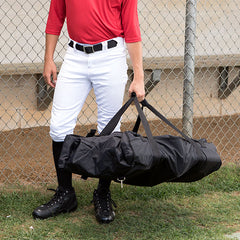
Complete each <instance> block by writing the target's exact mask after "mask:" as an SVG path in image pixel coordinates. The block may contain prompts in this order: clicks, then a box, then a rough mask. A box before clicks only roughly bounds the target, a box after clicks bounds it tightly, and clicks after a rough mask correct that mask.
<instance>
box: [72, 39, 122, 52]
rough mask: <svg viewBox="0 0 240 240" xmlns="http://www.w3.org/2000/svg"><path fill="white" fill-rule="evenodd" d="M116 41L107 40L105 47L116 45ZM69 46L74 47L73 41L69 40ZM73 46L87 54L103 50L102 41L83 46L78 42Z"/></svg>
mask: <svg viewBox="0 0 240 240" xmlns="http://www.w3.org/2000/svg"><path fill="white" fill-rule="evenodd" d="M117 44H118V43H117V41H115V40H109V41H107V48H108V49H109V48H114V47H116V46H117ZM68 45H69V46H70V47H72V48H73V47H74V42H73V41H72V40H71V41H70V42H69V44H68ZM75 48H76V49H77V50H79V51H82V52H85V53H87V54H89V53H94V52H98V51H102V50H103V44H102V43H98V44H95V45H91V46H84V45H81V44H79V43H76V44H75Z"/></svg>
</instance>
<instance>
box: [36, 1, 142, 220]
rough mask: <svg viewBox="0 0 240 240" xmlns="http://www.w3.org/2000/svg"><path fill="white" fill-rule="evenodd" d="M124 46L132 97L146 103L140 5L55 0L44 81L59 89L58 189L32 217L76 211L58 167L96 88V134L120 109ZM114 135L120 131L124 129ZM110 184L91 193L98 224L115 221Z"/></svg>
mask: <svg viewBox="0 0 240 240" xmlns="http://www.w3.org/2000/svg"><path fill="white" fill-rule="evenodd" d="M65 19H66V20H67V28H68V34H69V37H70V41H69V46H68V49H67V52H66V55H65V58H64V62H63V64H62V67H61V70H60V72H59V75H58V77H57V70H56V66H55V63H54V61H53V56H54V51H55V47H56V44H57V41H58V37H59V35H60V32H61V29H62V26H63V23H64V21H65ZM125 43H126V46H127V49H128V53H129V56H130V59H131V61H132V65H133V70H134V78H133V81H132V83H131V85H130V87H129V95H130V94H131V93H132V92H135V93H136V95H137V98H138V101H142V100H143V99H144V96H145V91H144V73H143V66H142V45H141V34H140V28H139V22H138V14H137V0H87V1H86V0H84V1H83V0H68V1H65V0H51V5H50V11H49V16H48V21H47V26H46V49H45V58H44V72H43V76H44V78H45V81H46V83H47V84H49V85H50V86H51V87H54V88H55V92H54V99H53V106H52V115H51V125H50V136H51V137H52V148H53V156H54V163H55V168H56V173H57V179H58V188H57V190H56V193H55V195H54V197H53V198H52V199H51V200H50V201H49V202H48V203H46V204H43V205H41V206H40V207H38V208H36V209H35V210H34V211H33V217H34V218H40V219H46V218H48V217H51V216H56V215H57V214H59V213H62V212H70V211H74V210H75V209H76V208H77V200H76V195H75V191H74V188H73V187H72V174H71V173H70V172H67V171H65V170H64V169H59V168H58V159H59V155H60V153H61V149H62V145H63V141H64V138H65V136H66V135H67V134H71V133H73V129H74V127H75V125H76V121H77V116H78V114H79V112H80V111H81V109H82V106H83V104H84V102H85V99H86V97H87V95H88V93H89V92H90V90H91V89H92V88H93V89H94V93H95V95H96V102H97V106H98V122H97V123H98V132H101V131H102V129H103V128H104V127H105V126H106V124H107V123H108V121H109V120H110V119H111V118H112V117H113V116H114V114H115V113H116V112H117V111H118V110H119V108H120V107H121V106H122V101H123V96H124V91H125V85H126V82H127V64H126V50H125ZM51 77H52V79H53V80H51ZM115 131H120V124H119V125H118V126H117V127H116V129H115ZM110 183H111V181H110V180H108V179H100V180H99V184H98V187H97V189H96V190H95V191H94V194H93V203H94V207H95V215H96V219H97V220H98V221H99V222H101V223H109V222H111V221H113V220H114V217H115V213H114V211H113V208H112V200H111V194H110V190H109V188H110Z"/></svg>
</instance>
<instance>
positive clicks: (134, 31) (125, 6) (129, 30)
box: [122, 0, 141, 43]
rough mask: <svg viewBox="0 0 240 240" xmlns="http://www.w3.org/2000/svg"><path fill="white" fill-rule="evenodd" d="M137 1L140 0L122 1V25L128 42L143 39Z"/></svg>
mask: <svg viewBox="0 0 240 240" xmlns="http://www.w3.org/2000/svg"><path fill="white" fill-rule="evenodd" d="M137 3H138V0H123V3H122V26H123V31H124V38H125V41H126V43H131V42H140V41H141V32H140V26H139V20H138V10H137Z"/></svg>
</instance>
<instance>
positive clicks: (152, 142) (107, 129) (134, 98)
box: [99, 92, 159, 156]
mask: <svg viewBox="0 0 240 240" xmlns="http://www.w3.org/2000/svg"><path fill="white" fill-rule="evenodd" d="M133 101H134V104H135V106H136V108H137V111H138V114H139V115H138V116H139V118H140V119H141V121H142V123H143V127H144V130H145V132H146V135H147V138H148V140H149V143H150V145H151V147H152V151H153V155H154V156H158V155H159V154H158V147H157V144H156V142H155V140H154V139H153V135H152V132H151V130H150V126H149V124H148V121H147V119H146V117H145V115H144V113H143V110H142V109H141V107H140V105H139V102H138V100H137V96H136V93H134V92H133V93H132V94H131V98H130V99H129V100H128V101H127V102H126V103H125V104H124V105H123V106H122V107H121V108H120V110H119V111H118V112H117V113H116V114H115V115H114V116H113V118H112V119H111V120H110V121H109V122H108V124H107V125H106V126H105V128H104V129H103V130H102V131H101V133H100V134H99V136H105V135H109V134H111V133H112V131H113V130H114V129H115V127H116V126H117V124H118V122H119V121H120V118H121V116H122V115H123V113H124V112H125V111H126V110H127V109H128V107H129V106H130V104H131V103H132V102H133Z"/></svg>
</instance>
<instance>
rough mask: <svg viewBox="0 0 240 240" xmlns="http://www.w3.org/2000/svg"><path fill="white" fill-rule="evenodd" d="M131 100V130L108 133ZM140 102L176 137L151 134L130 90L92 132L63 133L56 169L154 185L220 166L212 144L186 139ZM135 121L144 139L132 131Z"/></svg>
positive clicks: (194, 177) (186, 178)
mask: <svg viewBox="0 0 240 240" xmlns="http://www.w3.org/2000/svg"><path fill="white" fill-rule="evenodd" d="M133 101H134V103H135V106H136V108H137V110H138V114H139V116H138V119H137V121H136V124H135V127H134V129H133V131H125V132H113V133H112V131H113V130H114V128H115V127H116V125H117V123H118V122H119V121H120V118H121V116H122V114H123V113H124V112H125V111H126V109H127V108H128V107H129V105H130V104H131V103H132V102H133ZM141 104H142V106H143V107H147V108H148V109H150V110H151V111H152V112H153V113H154V114H156V115H157V116H158V117H159V118H160V119H161V120H163V121H164V122H165V123H167V124H168V125H170V126H171V127H172V128H173V129H175V130H176V131H177V132H178V133H180V134H181V135H182V137H178V136H171V135H164V136H152V133H151V131H150V127H149V124H148V122H147V119H146V117H145V115H144V113H143V111H142V109H141V107H140V105H139V103H138V101H137V98H136V96H135V95H134V94H133V96H132V97H131V98H130V99H129V100H128V101H127V102H126V103H125V104H124V105H123V106H122V108H121V109H120V110H119V111H118V112H117V113H116V115H115V116H114V117H113V118H112V119H111V120H110V122H109V123H108V124H107V126H106V127H105V128H104V129H103V131H102V132H101V133H100V134H99V135H98V136H91V135H93V134H89V135H88V136H86V137H83V136H78V135H74V134H70V135H67V136H66V138H65V140H64V144H63V148H62V152H61V155H60V159H59V168H64V169H66V170H68V171H70V172H72V173H76V174H79V175H82V176H83V178H87V177H94V178H100V177H101V178H107V179H112V180H114V181H117V182H124V183H126V184H131V185H136V186H154V185H157V184H159V183H162V182H193V181H197V180H200V179H201V178H203V177H205V176H207V175H209V174H210V173H212V172H214V171H216V170H218V169H219V168H220V166H221V159H220V157H219V155H218V153H217V150H216V147H215V146H214V145H213V144H212V143H208V142H207V141H206V140H205V139H201V140H194V139H191V138H189V137H188V136H186V135H185V134H184V133H183V132H181V131H180V130H179V129H177V128H176V127H175V126H174V125H173V124H172V123H171V122H170V121H168V120H167V119H166V118H165V117H164V116H163V115H162V114H160V113H159V112H158V111H157V110H156V109H155V108H154V107H153V106H151V105H150V104H149V103H148V102H147V101H146V99H145V100H144V101H142V102H141ZM140 121H142V124H143V127H144V129H145V132H146V135H147V137H143V136H141V135H139V134H137V130H138V128H139V124H140Z"/></svg>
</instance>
